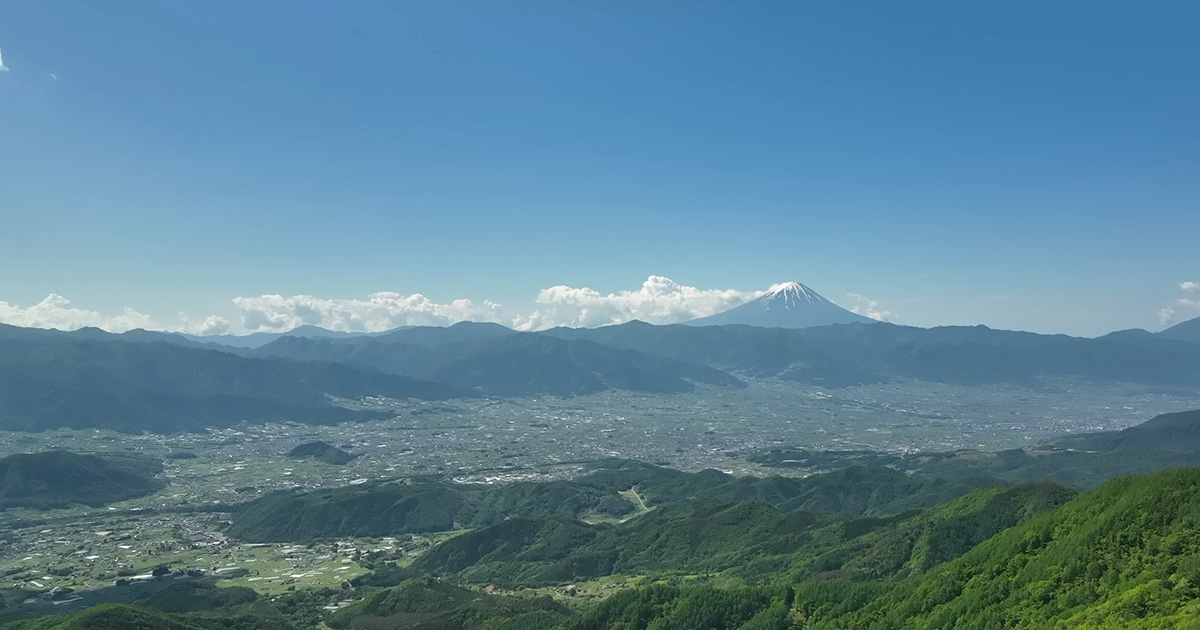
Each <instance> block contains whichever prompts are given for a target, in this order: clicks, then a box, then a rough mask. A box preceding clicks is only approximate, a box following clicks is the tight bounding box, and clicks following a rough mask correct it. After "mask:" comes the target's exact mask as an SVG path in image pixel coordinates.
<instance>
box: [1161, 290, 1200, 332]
mask: <svg viewBox="0 0 1200 630" xmlns="http://www.w3.org/2000/svg"><path fill="white" fill-rule="evenodd" d="M1179 290H1180V291H1183V292H1184V293H1200V282H1192V281H1187V282H1180V283H1179ZM1197 316H1200V299H1194V298H1188V297H1181V298H1178V299H1176V300H1175V301H1174V302H1171V303H1170V304H1169V305H1167V306H1164V307H1163V308H1160V309H1159V310H1158V317H1159V319H1160V320H1162V324H1163V325H1164V326H1166V325H1168V324H1174V323H1176V322H1178V321H1181V320H1184V319H1191V318H1193V317H1197Z"/></svg>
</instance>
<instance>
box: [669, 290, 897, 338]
mask: <svg viewBox="0 0 1200 630" xmlns="http://www.w3.org/2000/svg"><path fill="white" fill-rule="evenodd" d="M874 321H875V320H873V319H870V318H868V317H863V316H862V315H859V314H858V313H853V312H851V311H848V310H846V309H844V308H842V307H840V306H838V305H837V304H834V303H833V302H830V301H829V300H827V299H825V297H824V296H822V295H821V294H820V293H817V292H816V291H813V290H812V289H810V288H808V287H806V286H804V285H803V284H801V283H799V282H784V283H782V284H776V285H774V286H772V287H771V289H770V290H769V291H767V293H766V295H763V296H762V297H760V298H757V299H754V300H751V301H749V302H747V303H745V304H742V305H740V306H735V307H734V308H731V309H729V310H728V311H725V312H723V313H717V314H716V315H712V316H710V317H701V318H700V319H694V320H692V321H690V322H685V323H686V324H687V325H689V326H724V325H727V324H741V325H743V326H761V327H763V328H812V327H813V326H829V325H832V324H854V323H861V324H869V323H873V322H874Z"/></svg>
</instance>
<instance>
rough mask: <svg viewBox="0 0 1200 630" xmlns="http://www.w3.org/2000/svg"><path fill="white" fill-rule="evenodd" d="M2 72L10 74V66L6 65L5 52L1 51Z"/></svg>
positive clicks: (0, 70) (0, 68)
mask: <svg viewBox="0 0 1200 630" xmlns="http://www.w3.org/2000/svg"><path fill="white" fill-rule="evenodd" d="M0 72H8V66H6V65H4V51H2V50H0Z"/></svg>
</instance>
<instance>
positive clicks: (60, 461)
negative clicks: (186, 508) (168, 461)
mask: <svg viewBox="0 0 1200 630" xmlns="http://www.w3.org/2000/svg"><path fill="white" fill-rule="evenodd" d="M160 472H162V462H160V461H158V460H154V459H149V458H145V457H141V456H137V455H130V454H106V455H86V454H79V453H72V452H70V451H44V452H41V453H22V454H17V455H9V456H8V457H5V458H2V459H0V507H3V506H9V507H12V506H28V507H59V506H64V505H69V504H72V503H80V504H84V505H90V506H100V505H104V504H106V503H112V502H113V501H120V500H123V499H130V498H133V497H138V496H142V495H145V494H149V493H151V492H154V491H156V490H159V489H160V488H162V487H163V486H164V485H165V483H164V481H163V480H162V479H159V478H156V477H155V475H157V474H158V473H160Z"/></svg>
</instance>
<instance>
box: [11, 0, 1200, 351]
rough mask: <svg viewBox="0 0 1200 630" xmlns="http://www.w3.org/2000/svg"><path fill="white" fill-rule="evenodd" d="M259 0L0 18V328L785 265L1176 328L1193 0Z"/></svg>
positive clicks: (632, 288) (1085, 324)
mask: <svg viewBox="0 0 1200 630" xmlns="http://www.w3.org/2000/svg"><path fill="white" fill-rule="evenodd" d="M284 6H285V5H284V3H277V2H210V3H181V2H157V1H145V2H105V3H96V2H90V1H78V2H62V1H58V0H9V1H8V2H4V3H2V4H0V55H2V57H0V58H2V59H3V65H4V66H5V67H6V68H7V70H6V71H0V301H2V302H3V304H0V319H5V318H6V319H7V320H8V321H14V322H20V323H26V324H30V323H32V324H40V323H45V322H42V321H41V320H39V319H38V318H39V317H43V316H45V317H51V318H53V317H56V316H59V315H56V314H55V312H54V309H55V308H59V306H56V304H58V303H57V302H54V303H53V304H46V305H45V306H44V309H43V310H42V311H37V313H33V312H32V311H30V310H29V309H30V307H32V306H34V305H37V304H39V303H42V301H43V300H44V299H45V298H46V296H47V295H49V294H56V295H60V296H64V297H65V298H67V299H69V300H70V301H71V303H72V305H73V306H72V307H70V308H75V309H79V310H82V311H86V312H87V313H91V314H92V315H88V316H87V317H90V316H102V317H104V318H111V317H117V316H118V315H120V314H122V313H124V310H125V309H133V311H136V313H137V314H139V316H144V317H145V318H146V321H151V320H152V321H153V325H158V326H161V327H171V326H175V325H176V323H177V319H178V316H177V314H178V313H181V312H182V313H185V314H187V317H188V320H187V321H188V322H189V323H188V326H193V327H194V326H195V322H196V321H200V320H201V318H203V317H205V316H207V315H216V316H219V317H220V318H224V319H225V320H227V321H229V322H230V326H231V328H233V329H236V330H242V329H245V328H246V327H247V325H248V324H246V322H245V321H243V318H245V317H246V314H247V312H248V311H247V309H248V308H249V309H250V311H252V312H254V313H258V311H259V310H262V311H263V312H264V313H266V315H268V316H273V315H280V312H279V311H278V309H283V311H286V312H284V313H283V315H280V317H279V318H277V319H275V320H273V321H275V322H276V323H275V324H272V325H276V326H278V325H282V324H281V323H280V322H291V323H294V321H295V319H294V317H293V318H292V319H289V318H288V317H292V316H294V315H295V311H296V309H297V308H300V307H298V306H297V304H296V302H295V301H292V302H288V301H287V300H289V299H290V298H292V297H293V296H299V295H310V296H315V297H314V298H313V300H317V301H319V302H320V304H327V303H328V304H333V305H335V306H334V307H330V308H332V309H333V310H337V308H335V307H337V305H341V307H344V308H343V310H346V309H349V310H348V311H346V312H350V313H351V314H352V315H353V313H355V312H356V311H354V309H355V308H368V309H370V308H374V309H376V310H378V309H380V308H382V309H383V310H384V311H387V312H389V313H392V315H394V316H395V317H396V318H400V319H391V320H387V321H389V322H390V323H397V322H399V321H400V320H401V319H403V313H404V312H406V311H404V310H403V309H405V308H409V307H406V306H394V305H392V306H387V305H385V306H379V305H378V304H375V305H374V306H370V305H369V304H368V306H361V305H359V306H355V305H356V304H359V302H363V303H370V302H371V299H370V298H369V297H368V296H370V295H372V294H376V293H379V292H392V293H396V294H400V295H402V296H411V295H412V294H414V293H419V294H421V295H422V296H425V297H427V298H428V301H429V303H430V304H434V305H440V306H446V308H448V309H450V310H446V311H444V312H442V311H439V312H441V313H442V315H439V316H445V317H450V318H451V319H453V318H454V317H453V316H451V315H446V313H456V312H465V311H461V309H460V310H459V311H455V310H454V309H453V308H451V307H450V306H449V305H451V303H452V301H453V300H456V299H469V300H470V301H471V304H472V308H475V309H482V311H487V310H488V309H493V310H495V309H494V308H493V307H491V306H484V302H485V301H492V302H495V303H498V304H500V305H501V306H500V307H498V308H499V309H501V310H500V311H497V312H503V315H502V316H501V317H500V318H502V319H503V318H509V317H515V316H521V317H525V316H528V315H529V314H530V313H531V312H533V311H535V310H538V311H539V312H540V315H541V316H548V313H549V312H550V311H553V310H554V309H555V308H556V307H559V306H561V307H563V310H561V311H560V312H558V314H557V315H555V316H553V317H558V319H553V317H551V319H550V320H547V321H548V322H549V323H560V322H566V323H594V322H593V321H592V320H582V319H579V318H578V312H579V310H580V309H581V308H585V307H588V305H586V304H583V305H581V304H582V303H581V302H580V299H578V295H575V297H568V298H567V299H566V301H567V302H569V304H565V303H564V304H558V303H555V302H554V300H556V299H559V298H557V297H555V295H558V296H560V297H561V296H562V295H568V296H569V295H574V294H564V293H563V292H561V291H560V292H559V293H557V294H554V295H544V296H543V301H542V303H541V304H540V305H539V304H537V303H535V299H536V298H537V297H538V295H539V292H540V291H542V290H544V289H547V288H549V287H554V286H558V285H566V286H568V287H572V288H575V289H579V288H582V287H589V288H591V289H594V290H596V291H598V292H599V294H600V297H599V298H595V299H596V300H598V301H596V302H595V303H591V306H590V308H593V309H598V308H601V307H603V308H617V307H619V308H618V309H617V311H616V312H617V313H618V314H617V315H613V316H612V317H618V318H619V317H620V316H621V315H620V313H634V314H637V313H643V312H647V309H649V310H653V309H654V308H658V307H659V306H662V305H660V304H658V303H656V302H655V300H657V299H660V298H661V299H665V300H667V301H669V302H671V304H673V305H674V306H672V305H671V304H668V305H667V306H666V307H665V310H662V311H661V312H660V311H654V312H660V314H661V317H659V319H660V320H663V321H665V320H666V319H670V318H671V317H675V316H677V315H679V314H680V313H691V312H693V311H689V310H688V308H690V307H687V306H686V303H687V300H689V299H695V300H699V301H700V302H698V303H700V304H702V306H703V308H712V307H713V305H714V304H717V303H718V302H720V299H728V295H729V294H727V293H725V294H722V295H723V296H725V297H720V298H719V299H718V298H714V297H713V296H714V295H715V293H713V292H714V291H716V290H736V291H737V292H741V293H739V295H741V294H743V293H744V294H749V292H752V291H755V290H761V289H765V288H766V287H767V286H768V285H770V284H772V283H775V282H781V281H784V280H791V279H795V280H800V281H803V282H805V283H807V284H809V285H810V286H812V287H813V288H815V289H817V290H818V291H820V292H822V293H823V294H825V295H826V296H827V297H829V298H830V299H833V300H834V301H836V302H839V303H841V304H843V305H846V306H851V305H860V306H862V307H863V308H866V306H865V305H867V304H868V303H869V301H875V302H876V303H877V305H876V309H877V310H879V311H887V312H889V313H890V317H891V318H892V319H894V320H895V321H899V322H902V323H911V324H917V325H936V324H975V323H984V324H988V325H992V326H996V327H1004V328H1023V329H1029V330H1036V331H1047V332H1068V333H1074V334H1099V333H1103V332H1105V331H1108V330H1113V329H1118V328H1129V327H1144V328H1150V329H1158V328H1161V327H1162V320H1161V319H1160V311H1161V310H1163V309H1166V308H1170V309H1172V310H1173V311H1174V314H1172V315H1171V316H1170V317H1171V318H1173V319H1175V320H1179V319H1185V318H1186V317H1189V316H1196V315H1200V306H1196V298H1197V297H1200V292H1197V291H1187V290H1185V287H1183V286H1181V283H1185V282H1195V281H1200V253H1197V251H1198V250H1197V246H1196V243H1197V236H1198V234H1200V123H1198V122H1197V116H1196V112H1200V81H1198V80H1197V79H1198V78H1200V77H1198V74H1197V73H1198V69H1200V38H1197V37H1196V36H1195V33H1196V29H1197V27H1198V26H1200V4H1197V3H1195V2H1155V3H1144V4H1142V5H1133V4H1130V3H1116V2H1054V3H1044V2H1042V3H1034V2H1008V3H974V2H969V3H964V2H920V3H895V2H852V1H847V2H830V3H806V2H650V3H647V2H444V1H437V2H434V1H424V0H412V1H403V2H402V1H389V2H368V1H359V2H353V3H329V2H290V3H287V5H286V7H287V8H286V10H285V9H284ZM651 275H655V276H663V277H668V278H671V279H673V280H674V281H676V282H677V283H680V284H681V285H683V286H685V287H696V288H697V291H698V292H692V293H688V292H687V291H685V290H682V289H681V290H675V289H668V290H666V294H665V295H666V297H665V298H664V297H662V296H661V295H659V294H657V293H654V291H650V292H649V293H647V291H646V290H639V287H642V285H643V283H644V282H646V279H647V277H648V276H651ZM1189 286H1191V285H1189ZM622 291H629V292H632V293H629V294H622V293H621V292H622ZM851 293H853V294H857V295H861V296H865V297H863V298H852V297H850V296H849V295H848V294H851ZM275 294H277V295H280V296H282V298H281V299H282V302H279V301H277V303H272V304H266V303H265V302H263V301H261V300H260V301H259V302H253V304H255V306H253V307H247V305H248V304H252V302H250V301H247V300H254V299H256V298H257V297H258V296H263V295H275ZM609 294H614V296H613V299H614V300H615V302H614V301H612V300H609V301H607V302H606V301H605V300H608V298H607V296H608V295H609ZM689 296H690V297H689ZM718 297H719V296H718ZM236 298H244V300H243V301H242V302H239V303H235V302H233V300H235V299H236ZM638 300H644V301H648V302H647V304H648V305H643V306H641V307H639V308H642V310H641V311H639V310H637V309H633V310H629V308H628V303H629V302H630V301H634V302H637V301H638ZM714 300H716V301H714ZM383 301H384V302H387V300H383ZM393 301H395V300H393ZM377 302H378V300H377ZM639 303H640V302H639ZM677 303H684V304H685V306H684V307H680V308H683V310H682V311H681V310H679V308H676V307H678V304H677ZM389 304H390V303H389ZM614 305H615V306H614ZM568 307H569V308H568ZM63 308H67V307H63ZM338 308H340V307H338ZM396 308H399V309H401V310H400V311H396V312H393V311H389V310H388V309H396ZM422 308H425V307H422ZM429 308H432V307H429ZM621 308H624V309H625V310H624V311H622V310H620V309H621ZM255 309H258V310H255ZM271 309H276V310H274V311H273V310H271ZM289 309H290V310H289ZM572 309H573V310H572ZM672 309H674V310H672ZM60 310H61V309H60ZM693 310H694V309H693ZM339 312H341V311H339ZM470 312H471V313H474V312H475V311H470ZM6 313H7V315H6ZM47 313H49V314H47ZM289 313H290V315H289ZM397 313H399V314H397ZM564 313H567V314H564ZM97 314H98V315H97ZM66 317H67V319H68V320H70V319H71V317H73V316H66ZM604 317H609V315H607V314H606V315H604ZM258 319H261V318H258ZM258 319H255V320H254V321H258ZM267 319H270V317H268V318H267ZM351 319H353V317H351ZM72 321H74V320H72ZM89 321H90V320H89ZM105 321H108V320H107V319H105ZM139 321H141V320H139ZM321 321H322V323H326V324H328V323H330V322H329V321H328V320H327V319H323V320H321ZM355 321H358V320H355ZM372 321H374V320H372ZM51 323H53V322H51ZM47 325H49V324H47ZM339 325H340V324H339Z"/></svg>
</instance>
